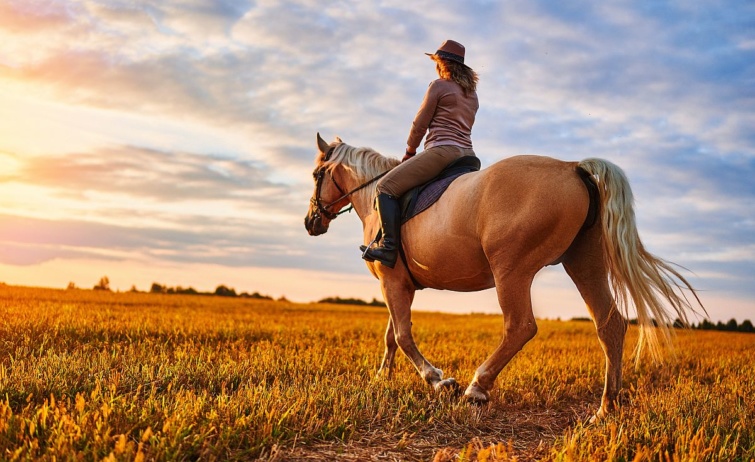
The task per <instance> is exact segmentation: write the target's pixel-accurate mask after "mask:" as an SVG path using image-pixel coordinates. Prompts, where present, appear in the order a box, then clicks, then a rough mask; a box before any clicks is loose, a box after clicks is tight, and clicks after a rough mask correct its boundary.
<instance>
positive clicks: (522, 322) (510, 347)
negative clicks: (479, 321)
mask: <svg viewBox="0 0 755 462" xmlns="http://www.w3.org/2000/svg"><path fill="white" fill-rule="evenodd" d="M495 282H496V290H497V292H498V303H499V304H500V305H501V310H502V312H503V325H504V327H503V339H502V340H501V343H500V344H499V345H498V348H496V349H495V351H494V352H493V354H491V355H490V356H489V357H488V359H486V360H485V362H484V363H482V365H480V367H478V368H477V372H475V376H474V379H473V380H472V383H470V384H469V386H468V387H467V390H466V391H465V392H464V395H465V396H466V397H467V399H469V400H471V401H475V402H486V401H487V400H488V399H489V397H490V389H491V388H493V383H494V382H495V379H496V377H498V374H500V373H501V370H502V369H503V368H504V366H506V364H508V362H509V361H511V358H513V357H514V355H516V354H517V353H518V352H519V350H521V349H522V347H523V346H524V345H525V344H526V343H527V342H529V341H530V339H532V337H534V336H535V334H536V333H537V324H535V316H534V315H533V313H532V299H531V298H530V285H531V284H532V277H523V276H521V275H518V274H514V273H508V274H505V275H504V274H501V275H495Z"/></svg>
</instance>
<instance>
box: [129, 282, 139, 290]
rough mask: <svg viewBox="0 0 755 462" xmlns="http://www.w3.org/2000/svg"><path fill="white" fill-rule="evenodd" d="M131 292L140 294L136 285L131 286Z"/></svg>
mask: <svg viewBox="0 0 755 462" xmlns="http://www.w3.org/2000/svg"><path fill="white" fill-rule="evenodd" d="M129 292H139V289H137V288H136V284H134V285H132V286H131V290H129Z"/></svg>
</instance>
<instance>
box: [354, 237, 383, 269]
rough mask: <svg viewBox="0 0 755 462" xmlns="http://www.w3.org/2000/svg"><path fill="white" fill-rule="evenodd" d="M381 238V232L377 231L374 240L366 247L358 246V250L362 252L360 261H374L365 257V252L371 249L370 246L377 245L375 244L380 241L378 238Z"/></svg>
mask: <svg viewBox="0 0 755 462" xmlns="http://www.w3.org/2000/svg"><path fill="white" fill-rule="evenodd" d="M381 237H383V230H382V229H379V230H378V232H377V234H375V239H373V240H372V241H371V242H370V243H369V244H367V245H360V246H359V250H361V251H362V260H365V261H369V262H373V261H375V259H374V258H371V257H368V256H367V251H368V250H370V249H371V248H372V246H374V245H377V243H378V242H379V241H380V238H381Z"/></svg>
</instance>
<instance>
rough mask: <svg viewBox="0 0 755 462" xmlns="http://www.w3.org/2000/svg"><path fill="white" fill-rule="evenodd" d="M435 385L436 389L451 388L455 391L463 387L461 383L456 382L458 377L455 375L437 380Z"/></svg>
mask: <svg viewBox="0 0 755 462" xmlns="http://www.w3.org/2000/svg"><path fill="white" fill-rule="evenodd" d="M433 387H434V388H435V391H444V390H450V391H451V392H453V393H458V392H459V389H460V388H461V387H460V386H459V383H458V382H456V379H455V378H453V377H449V378H447V379H443V380H441V381H439V382H435V385H433Z"/></svg>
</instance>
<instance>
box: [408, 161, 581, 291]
mask: <svg viewBox="0 0 755 462" xmlns="http://www.w3.org/2000/svg"><path fill="white" fill-rule="evenodd" d="M576 166H577V163H576V162H564V161H561V160H557V159H553V158H550V157H542V156H515V157H509V158H506V159H503V160H500V161H498V162H496V163H494V164H493V165H491V166H489V167H487V168H485V169H483V170H480V171H479V172H474V173H469V174H466V175H463V176H461V177H459V178H458V179H457V180H455V181H454V182H453V183H452V184H451V185H450V186H449V188H448V190H447V191H446V192H445V194H444V195H443V197H441V199H440V200H439V201H438V202H437V203H436V204H434V205H433V206H432V207H430V208H429V209H428V210H426V211H425V212H423V213H422V214H420V215H418V216H417V217H415V218H413V219H412V220H410V221H409V222H407V224H406V225H405V226H404V230H405V232H404V236H405V237H404V242H405V246H406V248H407V254H408V255H409V257H410V260H413V261H410V267H411V269H412V271H413V273H415V275H416V276H417V277H418V279H419V280H420V282H423V279H425V281H424V283H427V284H425V285H428V286H429V287H439V286H441V285H443V286H448V283H447V280H448V279H449V278H452V279H454V280H455V281H456V282H455V285H454V286H453V287H447V288H450V289H452V290H479V289H483V288H487V287H492V286H493V277H492V271H491V268H490V265H491V261H496V262H500V261H503V262H510V263H511V265H512V267H516V268H518V269H521V270H523V271H531V272H533V275H534V272H536V271H538V270H539V269H540V268H542V266H544V265H546V264H548V263H550V262H552V261H554V260H555V259H556V258H558V257H559V256H560V255H561V254H562V253H563V252H564V251H566V249H567V248H568V246H569V244H570V243H571V241H572V240H573V239H574V237H575V236H576V234H577V233H578V232H579V229H580V228H581V226H582V223H583V222H584V219H585V217H586V215H587V208H588V205H589V204H588V202H589V199H588V195H587V191H586V189H585V187H584V184H583V183H582V180H581V179H580V178H579V176H578V175H577V174H576V173H575V169H576ZM444 268H445V269H447V271H444ZM440 273H447V274H442V275H441V274H440ZM426 278H427V279H426ZM440 279H443V282H442V283H441V282H440V281H439V280H440Z"/></svg>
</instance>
